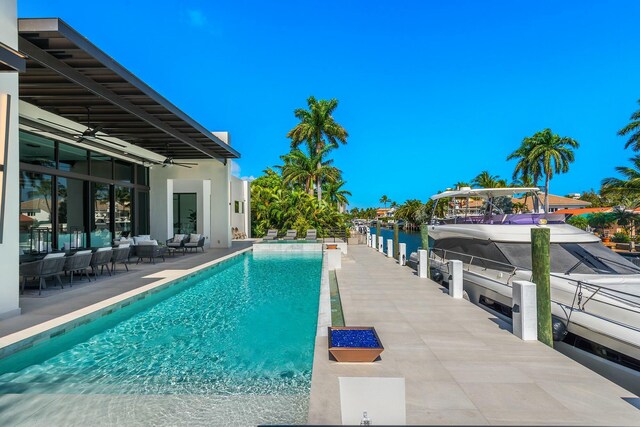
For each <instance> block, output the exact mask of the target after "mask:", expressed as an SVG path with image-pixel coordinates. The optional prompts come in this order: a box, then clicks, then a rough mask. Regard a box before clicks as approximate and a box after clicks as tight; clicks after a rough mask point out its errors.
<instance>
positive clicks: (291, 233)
mask: <svg viewBox="0 0 640 427" xmlns="http://www.w3.org/2000/svg"><path fill="white" fill-rule="evenodd" d="M296 237H298V232H297V231H296V230H287V234H285V235H284V237H283V238H282V240H296Z"/></svg>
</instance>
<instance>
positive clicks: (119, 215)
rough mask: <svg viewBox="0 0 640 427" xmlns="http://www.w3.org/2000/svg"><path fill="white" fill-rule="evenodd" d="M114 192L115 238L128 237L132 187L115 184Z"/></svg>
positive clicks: (129, 232)
mask: <svg viewBox="0 0 640 427" xmlns="http://www.w3.org/2000/svg"><path fill="white" fill-rule="evenodd" d="M115 191H116V194H115V196H116V197H115V202H116V203H115V232H116V238H119V237H123V236H125V237H128V236H129V235H130V234H131V223H132V219H133V217H132V216H131V202H132V200H133V189H132V188H128V187H120V186H116V190H115Z"/></svg>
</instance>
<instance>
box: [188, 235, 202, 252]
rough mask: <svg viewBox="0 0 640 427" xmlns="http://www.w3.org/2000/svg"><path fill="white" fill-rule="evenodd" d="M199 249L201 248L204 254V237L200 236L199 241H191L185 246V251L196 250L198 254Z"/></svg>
mask: <svg viewBox="0 0 640 427" xmlns="http://www.w3.org/2000/svg"><path fill="white" fill-rule="evenodd" d="M198 248H201V249H202V252H203V253H204V236H200V238H199V239H198V241H197V242H195V243H194V242H192V241H189V242H187V243H185V244H184V249H185V250H187V249H188V250H189V252H191V251H193V250H194V249H195V250H196V252H198Z"/></svg>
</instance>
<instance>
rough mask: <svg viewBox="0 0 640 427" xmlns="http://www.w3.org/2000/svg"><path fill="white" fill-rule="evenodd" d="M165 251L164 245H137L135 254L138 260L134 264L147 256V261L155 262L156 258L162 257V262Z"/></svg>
mask: <svg viewBox="0 0 640 427" xmlns="http://www.w3.org/2000/svg"><path fill="white" fill-rule="evenodd" d="M166 251H167V248H166V247H163V246H158V245H138V247H137V248H136V254H137V256H138V260H137V261H136V264H138V263H139V262H140V261H141V260H144V258H149V262H151V263H153V264H155V263H156V258H162V261H163V262H164V261H165V259H164V254H165V252H166Z"/></svg>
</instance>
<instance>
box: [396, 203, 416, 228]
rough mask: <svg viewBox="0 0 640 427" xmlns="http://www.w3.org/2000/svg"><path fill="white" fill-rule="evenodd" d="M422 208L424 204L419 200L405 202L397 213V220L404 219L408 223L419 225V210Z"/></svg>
mask: <svg viewBox="0 0 640 427" xmlns="http://www.w3.org/2000/svg"><path fill="white" fill-rule="evenodd" d="M421 207H422V202H421V201H420V200H417V199H410V200H407V201H406V202H404V203H403V204H402V205H400V207H398V209H397V210H396V213H395V215H394V216H395V218H397V219H404V220H405V221H407V222H411V223H413V224H417V223H418V222H419V221H418V220H417V219H416V214H417V213H418V210H419V209H420V208H421Z"/></svg>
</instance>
